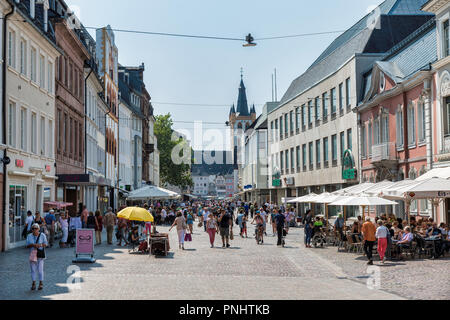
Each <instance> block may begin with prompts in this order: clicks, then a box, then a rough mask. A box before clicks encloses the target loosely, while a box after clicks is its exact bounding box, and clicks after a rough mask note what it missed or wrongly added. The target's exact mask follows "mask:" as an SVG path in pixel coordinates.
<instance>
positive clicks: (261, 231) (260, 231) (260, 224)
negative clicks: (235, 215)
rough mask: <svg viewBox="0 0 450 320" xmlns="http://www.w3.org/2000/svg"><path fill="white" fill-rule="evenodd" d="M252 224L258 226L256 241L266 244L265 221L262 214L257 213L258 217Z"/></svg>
mask: <svg viewBox="0 0 450 320" xmlns="http://www.w3.org/2000/svg"><path fill="white" fill-rule="evenodd" d="M251 223H252V224H256V230H255V234H256V240H257V241H261V243H264V219H263V217H262V216H261V213H260V212H259V210H258V211H256V216H255V217H254V218H253V220H252V222H251Z"/></svg>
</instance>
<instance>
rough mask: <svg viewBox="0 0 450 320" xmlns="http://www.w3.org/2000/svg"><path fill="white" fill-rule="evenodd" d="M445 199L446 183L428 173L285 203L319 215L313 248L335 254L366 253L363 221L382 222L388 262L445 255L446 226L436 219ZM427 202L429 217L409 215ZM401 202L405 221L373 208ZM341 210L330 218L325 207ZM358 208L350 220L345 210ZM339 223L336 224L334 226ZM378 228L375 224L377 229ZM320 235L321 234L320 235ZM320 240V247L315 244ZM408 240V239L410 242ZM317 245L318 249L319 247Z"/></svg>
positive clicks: (448, 183)
mask: <svg viewBox="0 0 450 320" xmlns="http://www.w3.org/2000/svg"><path fill="white" fill-rule="evenodd" d="M447 198H450V180H448V179H447V178H445V179H444V178H438V177H434V176H433V175H432V173H430V174H428V175H427V176H426V177H421V178H420V179H417V180H403V181H399V182H391V181H382V182H379V183H362V184H359V185H356V186H351V187H349V188H346V189H342V190H338V191H335V192H333V193H328V192H325V193H323V194H319V195H317V194H314V193H311V194H309V195H306V196H302V197H300V198H296V199H293V200H290V201H288V202H289V203H303V204H310V206H311V212H312V216H313V217H314V218H317V217H319V219H320V220H321V221H322V223H323V225H324V228H323V231H320V235H319V234H318V233H317V232H316V233H315V234H313V235H312V241H311V242H312V244H313V246H314V247H316V248H317V247H322V246H324V245H325V246H336V247H337V248H338V251H339V252H348V253H356V254H364V241H363V236H362V232H361V228H362V225H363V223H364V221H365V220H366V217H370V221H371V222H372V223H374V224H375V225H376V224H377V222H378V221H380V220H381V221H382V222H383V223H382V225H384V226H386V227H387V229H388V230H389V232H390V236H389V237H388V238H389V239H388V247H387V250H386V258H387V259H390V260H396V259H399V260H400V259H402V260H403V259H415V258H419V259H422V258H432V259H437V258H440V257H445V256H446V255H448V253H449V248H450V246H449V239H448V229H449V228H448V225H447V224H445V223H442V222H441V223H440V225H439V226H438V224H437V221H439V220H442V217H441V216H439V215H438V206H439V205H440V204H441V203H442V202H443V201H444V200H445V199H447ZM418 200H425V201H430V202H431V203H432V205H433V208H432V214H431V216H430V217H428V216H426V217H421V216H415V215H411V213H410V208H411V204H412V203H413V201H418ZM401 202H403V203H404V208H405V212H404V215H403V217H397V216H396V215H395V214H394V213H390V214H389V215H388V214H385V213H379V212H380V210H376V209H377V208H382V209H381V210H383V208H384V209H385V212H394V210H388V207H389V206H392V208H394V206H398V205H399V204H400V203H401ZM317 204H322V205H324V206H325V214H321V212H318V213H317V214H316V213H315V212H314V210H315V207H316V205H317ZM331 206H335V207H340V208H341V209H340V211H341V212H343V214H341V213H340V214H339V215H337V216H333V217H329V214H328V213H329V207H331ZM350 206H353V207H358V209H359V215H358V216H357V217H356V218H355V217H348V216H347V214H346V213H347V210H348V207H350ZM337 219H339V220H340V221H339V223H337V222H336V221H337ZM375 227H376V226H375ZM406 228H408V229H409V230H410V231H408V232H411V234H412V237H411V239H412V240H411V241H407V242H405V241H402V239H404V235H405V233H406V232H407V231H405V229H406ZM322 233H323V236H322V235H321V234H322ZM318 238H319V240H320V239H322V238H323V243H322V242H321V241H319V240H317V239H318ZM409 238H410V237H409V236H408V239H409ZM318 244H319V245H318ZM373 248H374V249H373V253H374V255H376V254H377V252H376V251H377V249H376V248H377V241H375V245H374V247H373Z"/></svg>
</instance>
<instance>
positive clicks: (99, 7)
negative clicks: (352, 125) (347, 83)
mask: <svg viewBox="0 0 450 320" xmlns="http://www.w3.org/2000/svg"><path fill="white" fill-rule="evenodd" d="M66 1H67V3H68V4H69V5H70V6H71V7H75V12H76V13H77V15H78V16H79V18H80V19H81V21H82V22H83V24H84V25H85V26H92V27H99V26H105V25H107V24H110V25H111V26H112V28H113V29H114V28H115V29H133V30H142V31H153V32H167V33H182V34H195V35H207V36H220V37H231V38H244V37H245V35H246V34H248V33H249V32H251V33H252V35H253V36H254V37H255V38H261V37H268V36H282V35H291V34H300V33H311V32H324V31H335V30H345V29H347V28H348V27H350V26H352V25H353V24H354V23H355V22H356V21H358V20H359V19H361V18H362V17H363V16H364V15H365V14H366V13H367V12H368V11H367V10H368V8H373V7H374V6H375V5H378V4H380V3H381V2H382V1H381V0H318V1H306V0H276V1H275V0H245V1H244V0H227V1H218V0H190V1H187V0H127V1H119V0H95V1H92V0H66ZM91 33H92V34H93V35H94V37H95V34H94V32H93V31H91ZM337 36H338V34H331V35H318V36H307V37H301V38H292V39H281V40H267V41H260V42H259V43H258V46H256V47H251V48H243V47H242V44H241V43H240V42H234V41H219V40H203V39H189V38H172V37H161V36H153V35H138V34H129V33H119V32H117V33H116V42H117V46H118V48H119V62H120V63H121V64H122V65H126V66H131V65H140V64H141V63H142V62H144V63H145V66H146V73H145V82H146V86H147V88H148V90H149V92H150V94H151V96H152V101H153V105H154V108H155V113H156V114H166V113H168V112H170V113H171V114H172V116H173V119H174V121H205V122H221V123H224V122H225V121H227V118H228V114H229V109H230V106H231V105H232V104H233V103H236V101H237V94H238V86H239V81H240V68H241V67H242V68H244V81H245V84H246V87H247V97H248V101H249V104H253V103H255V104H259V105H257V106H256V110H257V112H258V113H260V112H261V109H262V104H264V103H265V102H267V101H271V98H272V91H271V75H272V73H273V69H274V68H277V73H278V98H279V99H280V98H281V97H282V96H283V94H284V92H285V91H286V90H287V88H288V86H289V85H290V83H291V81H292V80H293V79H295V78H296V77H298V76H299V75H300V74H301V73H303V72H304V71H305V70H306V69H307V68H308V67H309V65H310V64H311V63H312V62H313V61H314V60H315V59H316V58H317V57H318V56H319V55H320V53H321V52H322V51H323V50H324V49H325V48H326V47H327V46H328V45H329V44H330V43H331V42H332V40H333V39H334V38H335V37H337ZM157 102H175V103H187V104H212V105H226V106H223V107H217V106H209V107H203V106H202V107H200V106H196V107H193V106H175V105H162V104H158V103H157ZM204 127H205V128H216V129H224V128H225V126H224V125H218V124H208V125H206V124H205V125H204ZM175 128H176V129H182V128H186V129H189V128H193V124H185V123H175Z"/></svg>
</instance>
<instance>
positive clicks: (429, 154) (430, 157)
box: [423, 78, 433, 171]
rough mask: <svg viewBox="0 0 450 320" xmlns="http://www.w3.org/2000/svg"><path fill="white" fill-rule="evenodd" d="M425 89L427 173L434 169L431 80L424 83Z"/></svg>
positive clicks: (428, 79)
mask: <svg viewBox="0 0 450 320" xmlns="http://www.w3.org/2000/svg"><path fill="white" fill-rule="evenodd" d="M423 88H424V93H425V99H424V100H425V101H424V107H425V119H424V120H423V121H425V139H426V142H427V171H429V170H431V168H432V166H433V165H432V162H433V147H432V143H433V134H432V127H433V126H432V123H433V119H432V118H431V117H432V114H433V113H432V111H431V109H432V105H431V97H432V91H431V79H430V78H427V79H425V80H424V82H423Z"/></svg>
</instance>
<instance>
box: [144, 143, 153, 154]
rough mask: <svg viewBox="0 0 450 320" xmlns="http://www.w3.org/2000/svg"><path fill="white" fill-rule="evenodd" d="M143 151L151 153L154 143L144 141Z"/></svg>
mask: <svg viewBox="0 0 450 320" xmlns="http://www.w3.org/2000/svg"><path fill="white" fill-rule="evenodd" d="M144 151H145V152H146V153H147V154H152V153H153V152H154V151H155V145H154V144H150V143H146V144H145V145H144Z"/></svg>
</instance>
